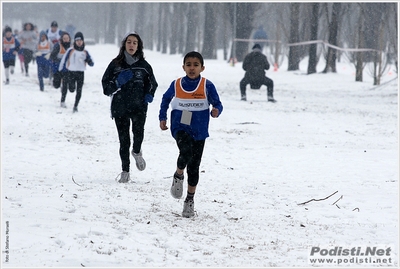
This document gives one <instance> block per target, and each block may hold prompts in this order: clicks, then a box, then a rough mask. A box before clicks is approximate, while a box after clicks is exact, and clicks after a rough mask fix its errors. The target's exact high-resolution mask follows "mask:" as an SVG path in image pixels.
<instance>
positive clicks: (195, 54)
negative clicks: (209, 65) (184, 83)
mask: <svg viewBox="0 0 400 269" xmlns="http://www.w3.org/2000/svg"><path fill="white" fill-rule="evenodd" d="M187 58H197V59H199V60H200V63H201V66H203V65H204V59H203V56H202V55H201V54H200V53H198V52H197V51H191V52H188V53H186V55H185V57H184V58H183V64H185V62H186V59H187Z"/></svg>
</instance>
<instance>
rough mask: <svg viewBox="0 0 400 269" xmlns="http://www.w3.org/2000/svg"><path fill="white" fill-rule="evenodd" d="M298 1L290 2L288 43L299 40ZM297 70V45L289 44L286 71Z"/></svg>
mask: <svg viewBox="0 0 400 269" xmlns="http://www.w3.org/2000/svg"><path fill="white" fill-rule="evenodd" d="M299 13H300V3H290V36H289V43H297V42H299ZM294 70H299V47H298V46H290V48H289V66H288V71H294Z"/></svg>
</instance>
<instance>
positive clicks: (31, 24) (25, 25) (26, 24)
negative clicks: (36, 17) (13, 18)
mask: <svg viewBox="0 0 400 269" xmlns="http://www.w3.org/2000/svg"><path fill="white" fill-rule="evenodd" d="M28 24H29V25H30V26H31V30H30V31H33V30H34V27H33V23H31V22H26V23H24V27H23V29H24V31H27V26H28Z"/></svg>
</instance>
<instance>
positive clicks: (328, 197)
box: [297, 191, 338, 205]
mask: <svg viewBox="0 0 400 269" xmlns="http://www.w3.org/2000/svg"><path fill="white" fill-rule="evenodd" d="M337 192H338V191H335V192H334V193H332V194H331V195H329V196H327V197H325V198H322V199H311V200H309V201H307V202H304V203H300V204H297V205H305V204H307V203H309V202H312V201H316V202H317V201H322V200H326V199H328V198H329V197H331V196H332V195H334V194H336V193H337Z"/></svg>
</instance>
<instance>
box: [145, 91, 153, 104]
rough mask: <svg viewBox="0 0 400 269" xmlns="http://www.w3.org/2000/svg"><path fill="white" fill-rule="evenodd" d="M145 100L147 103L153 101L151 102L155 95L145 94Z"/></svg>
mask: <svg viewBox="0 0 400 269" xmlns="http://www.w3.org/2000/svg"><path fill="white" fill-rule="evenodd" d="M144 101H145V102H146V103H151V102H153V96H152V95H151V94H149V93H148V94H146V95H145V96H144Z"/></svg>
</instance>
